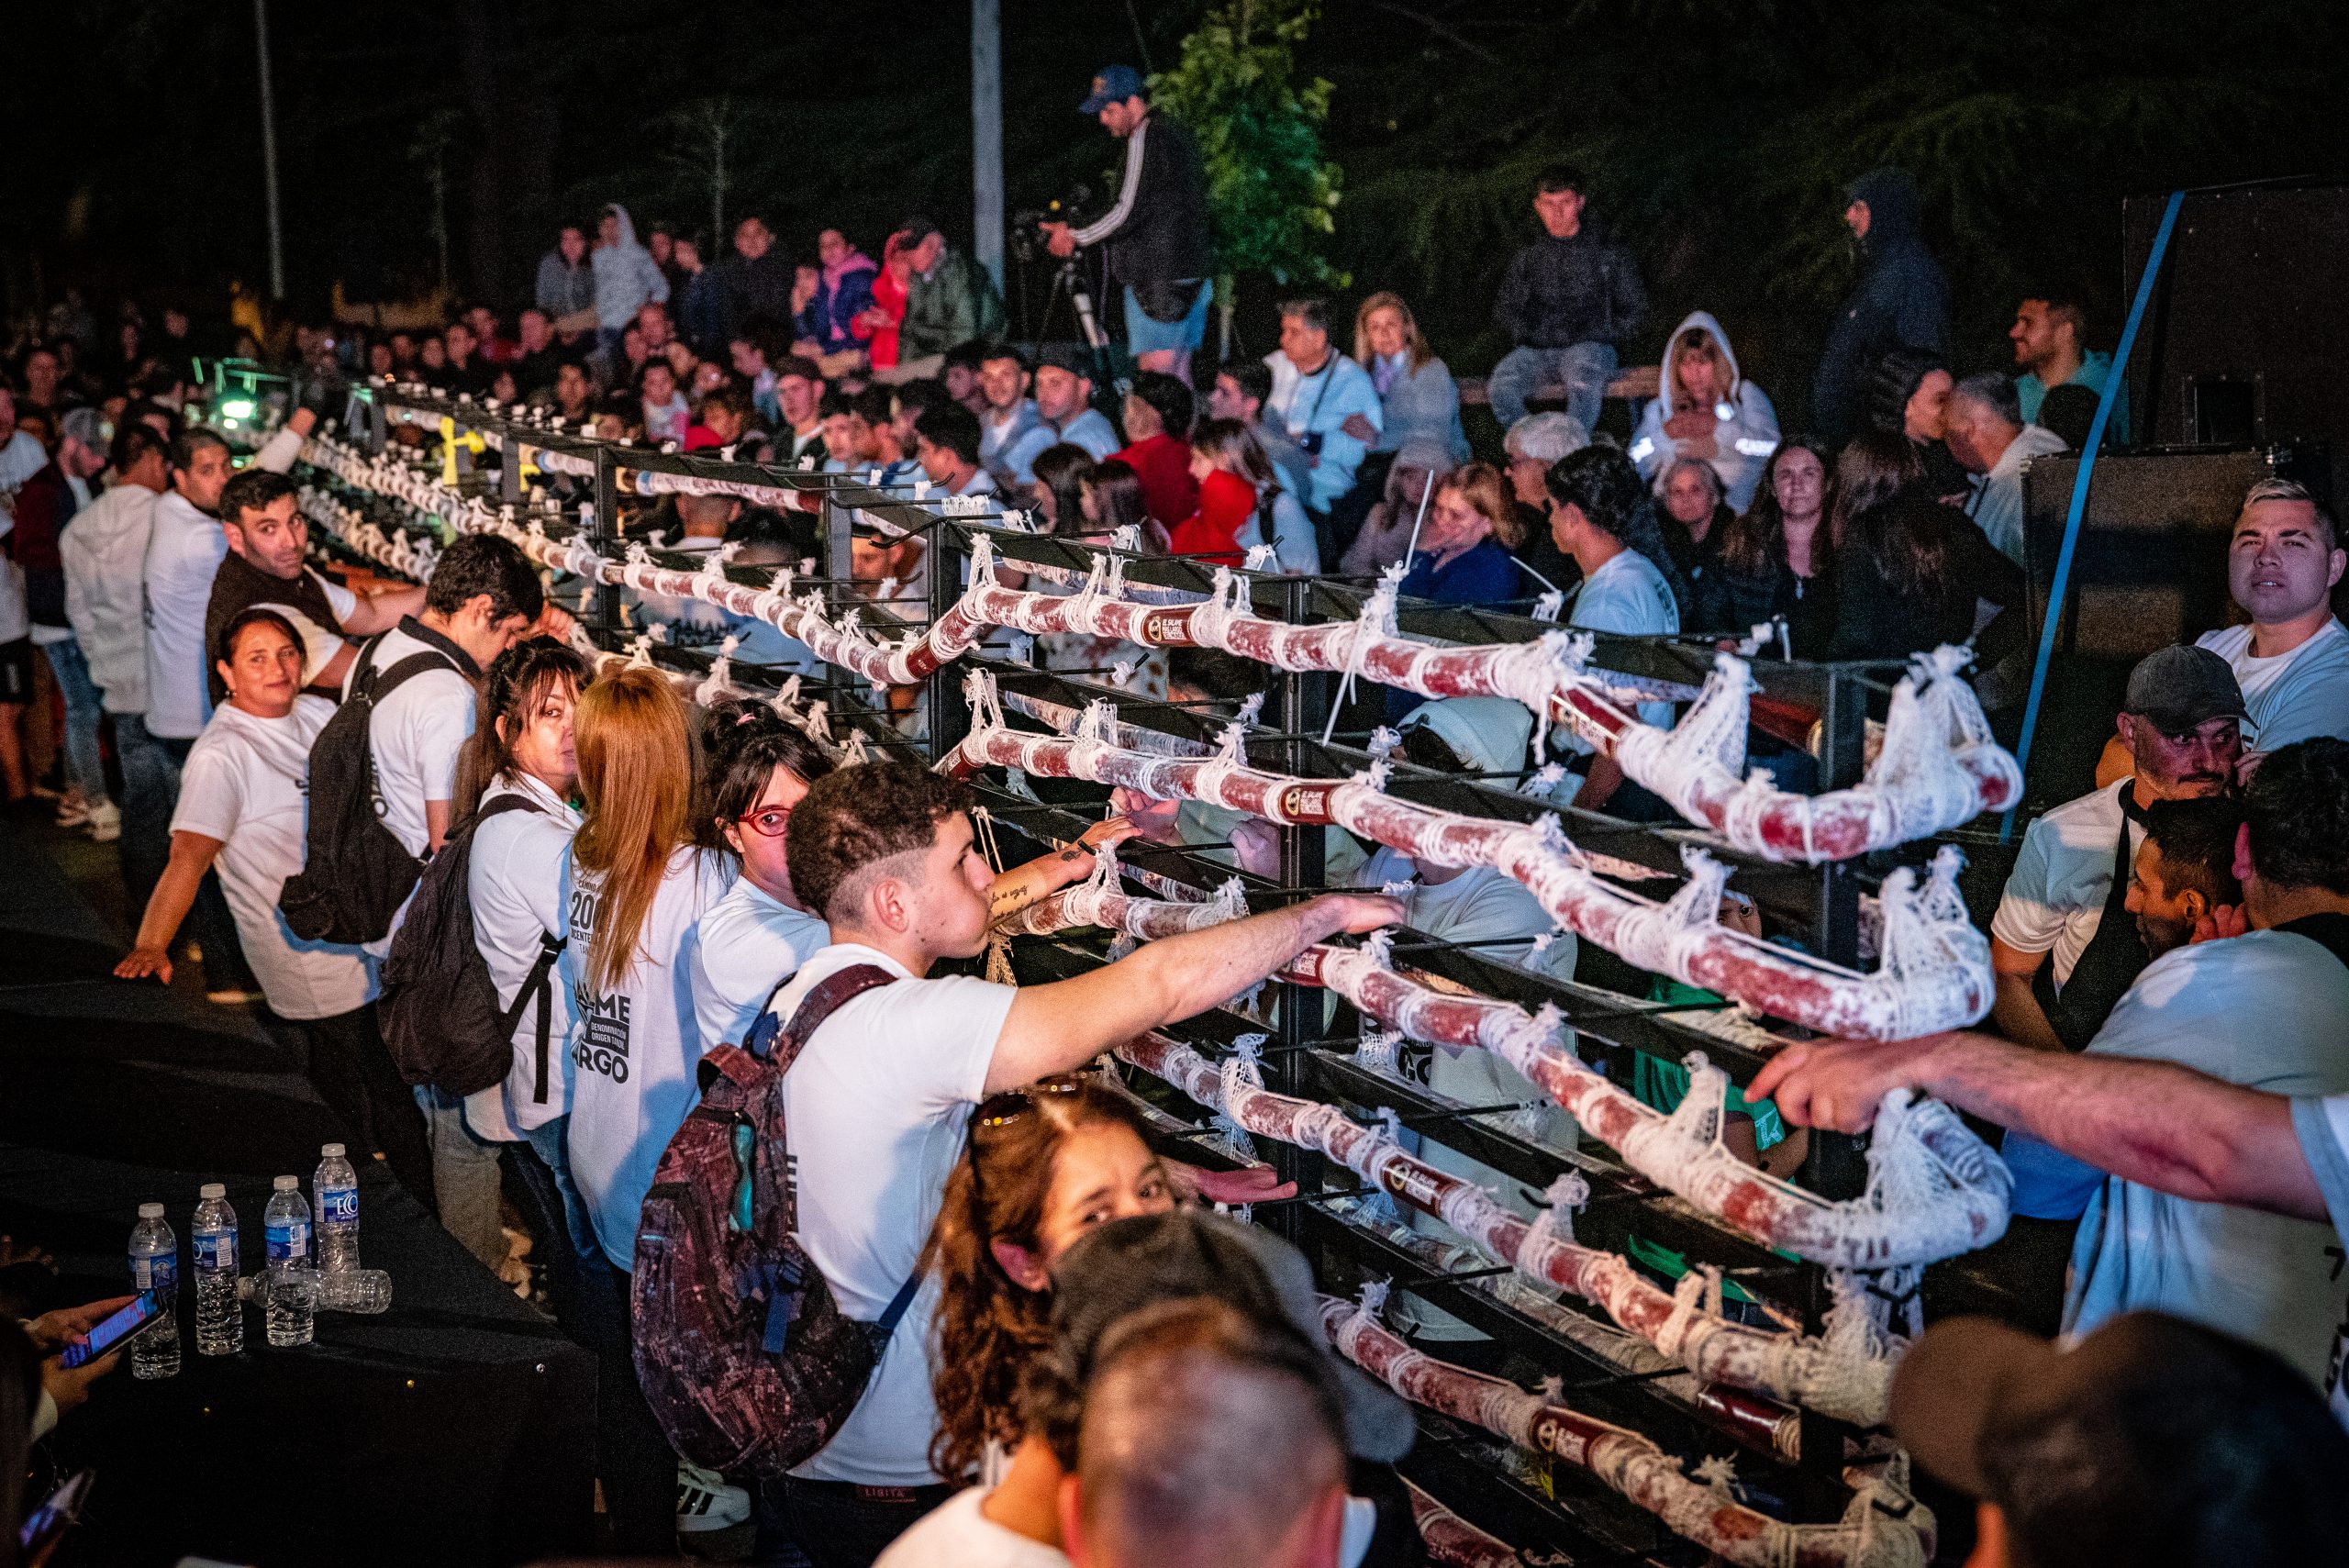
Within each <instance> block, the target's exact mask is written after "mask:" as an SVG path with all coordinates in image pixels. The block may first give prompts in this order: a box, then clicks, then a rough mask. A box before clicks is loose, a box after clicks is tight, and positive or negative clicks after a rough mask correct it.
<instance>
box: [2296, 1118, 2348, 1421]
mask: <svg viewBox="0 0 2349 1568" xmlns="http://www.w3.org/2000/svg"><path fill="white" fill-rule="evenodd" d="M2292 1131H2293V1134H2294V1135H2295V1136H2296V1137H2297V1138H2298V1139H2299V1145H2300V1153H2301V1155H2302V1156H2303V1157H2304V1158H2305V1159H2306V1160H2307V1161H2308V1162H2309V1172H2310V1174H2311V1175H2313V1176H2314V1177H2315V1178H2316V1184H2317V1190H2318V1191H2319V1192H2321V1193H2322V1194H2323V1195H2324V1207H2325V1212H2326V1213H2328V1214H2330V1215H2332V1229H2333V1231H2334V1232H2335V1234H2337V1235H2338V1236H2339V1238H2340V1240H2341V1244H2342V1246H2343V1247H2349V1094H2340V1095H2324V1096H2322V1097H2321V1098H2320V1097H2314V1096H2311V1097H2310V1098H2306V1099H2297V1100H2294V1101H2293V1102H2292ZM2344 1341H2349V1329H2344V1330H2343V1332H2341V1333H2338V1334H2335V1335H2334V1336H2333V1340H2332V1366H2331V1368H2330V1371H2329V1373H2328V1376H2327V1379H2326V1382H2325V1385H2324V1391H2325V1393H2326V1395H2327V1396H2329V1397H2330V1398H2331V1400H2332V1417H2333V1419H2335V1420H2337V1421H2339V1422H2340V1423H2341V1424H2342V1425H2343V1426H2344V1427H2349V1377H2344V1376H2343V1375H2342V1373H2343V1361H2344V1360H2345V1359H2349V1353H2344Z"/></svg>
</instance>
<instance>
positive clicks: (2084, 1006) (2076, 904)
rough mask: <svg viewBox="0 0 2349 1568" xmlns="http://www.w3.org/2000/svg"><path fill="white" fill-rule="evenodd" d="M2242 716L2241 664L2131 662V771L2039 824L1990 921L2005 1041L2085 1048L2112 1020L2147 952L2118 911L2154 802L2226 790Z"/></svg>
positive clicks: (2196, 654)
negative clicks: (2109, 1018) (2237, 680)
mask: <svg viewBox="0 0 2349 1568" xmlns="http://www.w3.org/2000/svg"><path fill="white" fill-rule="evenodd" d="M2243 717H2244V708H2243V693H2242V691H2241V690H2239V689H2238V688H2237V687H2236V685H2235V678H2234V673H2233V672H2232V671H2231V670H2229V669H2228V668H2227V663H2226V661H2225V660H2223V659H2221V658H2220V657H2219V656H2218V655H2217V654H2215V653H2212V652H2211V651H2210V650H2208V649H2205V648H2188V647H2183V646H2178V647H2170V648H2164V649H2161V650H2158V651H2155V652H2153V653H2150V654H2147V655H2146V656H2145V658H2144V659H2143V660H2142V661H2140V662H2138V665H2137V667H2136V669H2134V670H2132V672H2130V675H2129V691H2128V695H2127V696H2126V697H2125V698H2124V699H2123V702H2122V705H2121V717H2120V720H2119V728H2120V731H2121V740H2123V742H2124V743H2126V744H2127V746H2128V748H2129V752H2130V756H2131V758H2132V761H2133V763H2134V767H2133V769H2132V776H2131V777H2129V778H2125V779H2123V780H2121V783H2119V784H2112V785H2110V786H2108V787H2106V788H2103V789H2099V790H2096V791H2094V792H2092V793H2090V794H2087V795H2082V796H2080V797H2079V798H2078V799H2077V800H2072V801H2066V802H2065V804H2063V805H2062V806H2057V807H2055V808H2054V810H2053V811H2050V812H2048V813H2047V814H2046V815H2045V816H2043V817H2040V818H2039V820H2038V821H2036V822H2033V823H2032V825H2031V827H2030V828H2029V830H2028V831H2026V832H2025V833H2024V835H2023V842H2022V852H2021V854H2020V855H2018V856H2017V857H2016V858H2015V869H2014V872H2013V873H2012V874H2011V875H2009V877H2008V879H2007V887H2006V893H2005V895H2003V896H2002V897H2001V898H2000V899H1999V900H1998V914H1997V915H1996V916H1995V917H1993V918H1992V920H1991V922H1990V936H1991V939H1992V940H1991V947H1990V954H1991V963H1992V966H1993V968H1995V969H1996V970H1997V972H1998V1003H1997V1006H1996V1008H1995V1010H1994V1016H1995V1017H1996V1018H1997V1019H1998V1027H1999V1028H2000V1029H2003V1030H2005V1031H2006V1035H2007V1038H2008V1039H2009V1040H2014V1041H2016V1042H2017V1043H2018V1044H2021V1045H2028V1046H2032V1047H2035V1048H2036V1049H2038V1050H2042V1051H2055V1050H2064V1051H2078V1050H2081V1049H2083V1048H2084V1047H2086V1046H2087V1042H2088V1041H2089V1040H2091V1039H2093V1038H2094V1037H2095V1035H2096V1031H2097V1030H2098V1029H2099V1028H2101V1027H2102V1026H2103V1023H2104V1019H2105V1015H2106V1014H2108V1013H2110V1012H2111V1011H2112V1004H2113V1003H2115V1002H2117V1001H2119V1000H2120V999H2121V993H2122V992H2123V991H2126V990H2128V989H2129V987H2130V985H2131V984H2132V983H2133V982H2134V981H2135V980H2136V978H2137V975H2138V973H2139V972H2140V971H2142V970H2143V968H2144V967H2145V965H2146V963H2147V962H2149V957H2148V955H2147V953H2146V952H2145V951H2144V948H2143V945H2142V944H2141V943H2140V942H2139V941H2138V940H2137V931H2136V928H2135V927H2134V926H2133V925H2132V924H2131V923H2130V922H2129V921H2128V920H2126V919H2122V918H2120V917H2119V915H2120V911H2121V899H2122V897H2123V896H2124V895H2126V894H2127V892H2128V888H2129V864H2130V861H2131V859H2132V857H2133V856H2134V855H2135V853H2136V851H2137V846H2138V845H2139V844H2142V843H2143V842H2144V833H2145V828H2144V814H2145V808H2146V807H2147V806H2151V805H2153V804H2154V802H2155V801H2157V800H2194V799H2199V798H2201V797H2204V796H2207V795H2219V794H2221V793H2223V792H2224V791H2225V790H2227V789H2228V788H2229V787H2230V786H2231V785H2232V784H2233V782H2234V771H2235V763H2236V762H2237V761H2238V760H2239V759H2240V758H2241V757H2242V755H2243V729H2242V725H2243ZM2124 828H2126V837H2127V839H2128V842H2127V843H2126V844H2125V845H2124V844H2123V843H2122V842H2121V840H2122V837H2123V829H2124Z"/></svg>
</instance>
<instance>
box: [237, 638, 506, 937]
mask: <svg viewBox="0 0 2349 1568" xmlns="http://www.w3.org/2000/svg"><path fill="white" fill-rule="evenodd" d="M389 635H390V634H389V633H388V632H377V633H376V634H375V635H374V636H373V637H372V638H370V639H368V640H367V642H366V644H365V645H364V646H362V648H361V649H360V651H359V672H360V673H358V674H357V675H355V676H354V677H352V679H351V693H350V695H348V696H346V697H345V698H344V699H343V702H342V706H340V707H338V708H336V709H335V710H334V717H331V718H329V719H328V720H327V722H326V727H325V728H322V729H320V730H319V731H318V738H317V740H313V741H312V742H310V781H309V786H308V788H309V798H310V816H309V823H308V826H307V829H306V834H305V837H306V852H305V853H304V855H303V857H302V869H301V870H300V871H298V872H295V873H294V874H293V875H292V876H289V877H287V878H286V879H285V885H284V887H282V888H280V889H278V893H277V907H278V908H279V909H280V910H282V911H283V912H284V916H285V924H286V927H287V929H290V930H292V931H293V933H294V934H295V936H297V937H299V938H301V939H302V940H304V941H310V942H340V943H344V944H347V945H352V946H355V945H357V944H359V943H361V942H372V941H379V940H382V939H383V935H384V932H386V931H388V930H390V929H392V917H394V916H395V915H397V914H398V913H399V912H400V906H401V905H402V904H403V903H405V902H406V899H407V895H408V894H409V893H411V892H412V891H414V890H415V887H416V879H417V876H418V875H420V874H421V873H422V872H423V870H424V862H422V861H420V860H418V859H417V858H416V857H415V856H414V855H411V854H409V853H408V852H407V846H406V844H403V843H401V842H400V841H399V838H398V836H397V835H396V834H395V833H394V832H393V831H392V830H391V829H390V828H386V827H384V818H383V815H382V812H381V809H380V808H379V806H378V805H377V803H376V799H375V754H374V752H373V750H371V749H370V747H369V746H368V743H367V737H368V727H369V725H370V723H371V722H372V721H373V718H374V717H375V705H376V704H377V703H379V702H381V701H383V700H384V698H385V697H387V696H390V695H392V694H393V693H394V692H395V691H397V690H399V688H400V686H401V684H403V683H404V682H406V680H407V679H408V678H409V677H410V676H413V675H421V674H423V673H425V672H426V671H427V670H455V669H456V668H457V665H456V662H454V661H453V660H451V658H450V657H449V656H448V655H447V654H445V653H439V652H431V651H427V652H423V653H411V654H409V655H408V656H407V657H406V658H405V659H403V660H401V661H400V662H398V663H396V664H395V665H393V666H392V667H391V668H390V669H388V670H378V669H375V668H374V667H373V664H372V663H371V661H372V660H373V658H374V655H375V645H376V644H377V643H380V642H381V641H383V640H384V638H385V637H387V636H389ZM458 673H460V674H462V673H463V672H462V671H459V672H458Z"/></svg>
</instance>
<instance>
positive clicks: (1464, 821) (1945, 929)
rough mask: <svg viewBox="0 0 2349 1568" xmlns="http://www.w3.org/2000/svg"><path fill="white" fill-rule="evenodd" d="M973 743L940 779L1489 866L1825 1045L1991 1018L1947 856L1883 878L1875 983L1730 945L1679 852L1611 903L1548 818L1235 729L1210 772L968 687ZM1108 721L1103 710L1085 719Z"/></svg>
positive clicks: (1982, 953) (1713, 888)
mask: <svg viewBox="0 0 2349 1568" xmlns="http://www.w3.org/2000/svg"><path fill="white" fill-rule="evenodd" d="M968 689H969V691H970V694H971V698H972V707H973V715H974V718H973V728H972V730H971V733H970V734H969V735H968V736H967V737H965V738H964V740H963V742H962V744H961V745H959V746H958V747H956V748H955V751H954V752H953V754H952V756H951V757H950V758H948V759H947V760H946V761H945V762H941V764H940V765H941V768H946V769H954V768H960V769H965V770H967V769H973V768H979V767H1009V768H1018V769H1020V770H1021V771H1023V772H1025V773H1039V774H1044V775H1047V776H1051V777H1055V778H1081V779H1088V780H1091V781H1092V782H1093V783H1096V784H1112V785H1122V786H1125V787H1127V788H1130V789H1134V790H1138V791H1140V792H1141V793H1142V794H1144V795H1150V796H1151V797H1152V798H1153V799H1157V800H1178V799H1187V800H1202V801H1208V802H1210V803H1212V804H1215V805H1218V806H1228V807H1230V808H1231V809H1233V810H1236V811H1241V812H1245V813H1247V814H1249V815H1251V816H1254V817H1264V818H1265V819H1266V820H1268V821H1272V822H1276V823H1281V824H1284V825H1291V824H1315V823H1321V824H1334V825H1336V826H1338V827H1341V828H1345V829H1346V830H1347V831H1348V832H1351V833H1353V834H1354V835H1355V836H1356V837H1358V838H1362V839H1366V840H1371V841H1373V842H1375V843H1380V844H1386V845H1388V846H1390V847H1392V848H1394V849H1397V850H1400V851H1402V852H1404V853H1405V854H1408V855H1410V856H1412V857H1414V858H1415V859H1419V860H1425V861H1429V862H1433V863H1434V864H1437V865H1444V866H1470V865H1482V866H1490V867H1492V868H1493V869H1495V870H1497V871H1499V872H1501V873H1504V874H1506V875H1508V876H1510V877H1513V878H1515V879H1516V880H1517V881H1518V882H1520V883H1522V884H1524V885H1525V887H1526V888H1527V890H1528V891H1530V892H1531V893H1532V895H1534V897H1535V898H1536V899H1537V900H1539V901H1540V903H1541V904H1542V907H1543V908H1544V909H1545V910H1547V911H1548V912H1549V914H1550V916H1551V917H1552V918H1553V919H1555V920H1556V921H1557V922H1558V923H1559V924H1560V925H1562V926H1564V927H1565V928H1566V929H1569V930H1572V931H1574V932H1575V934H1576V935H1577V936H1580V937H1584V938H1586V939H1588V940H1591V941H1595V942H1597V943H1598V945H1599V946H1601V947H1603V948H1606V949H1607V950H1609V951H1611V952H1614V953H1618V954H1620V955H1621V956H1622V957H1623V958H1624V959H1626V960H1627V961H1629V962H1631V963H1632V964H1633V965H1635V966H1636V967H1638V968H1641V969H1647V970H1653V971H1655V972H1657V973H1664V974H1669V975H1671V976H1673V977H1674V978H1675V979H1677V980H1682V981H1685V982H1687V984H1691V985H1698V986H1702V987H1704V988H1705V989H1707V990H1709V991H1715V992H1718V993H1720V995H1725V996H1728V997H1730V998H1731V999H1732V1000H1735V1001H1739V1002H1742V1003H1745V1004H1747V1005H1748V1006H1752V1007H1753V1008H1754V1009H1755V1010H1757V1011H1759V1012H1763V1013H1766V1014H1769V1015H1771V1016H1773V1017H1776V1018H1787V1019H1790V1020H1792V1021H1793V1022H1796V1023H1799V1024H1802V1025H1804V1026H1806V1027H1808V1028H1810V1029H1817V1030H1819V1031H1820V1032H1821V1033H1824V1034H1832V1035H1841V1036H1845V1037H1849V1038H1854V1039H1862V1040H1904V1039H1907V1038H1909V1037H1910V1036H1913V1035H1920V1034H1929V1033H1932V1032H1933V1031H1935V1030H1938V1029H1959V1028H1963V1027H1964V1026H1965V1025H1967V1024H1970V1023H1973V1022H1975V1021H1976V1019H1978V1018H1981V1017H1982V1016H1983V1015H1984V1014H1985V1013H1987V1011H1989V1006H1990V998H1991V994H1992V982H1991V978H1990V965H1989V942H1988V940H1987V939H1986V938H1985V937H1984V936H1983V935H1982V933H1981V932H1980V931H1978V930H1976V929H1975V928H1974V925H1973V923H1972V922H1971V921H1970V920H1968V919H1967V918H1966V917H1965V906H1964V905H1963V903H1962V901H1960V900H1959V899H1958V898H1957V895H1956V893H1955V889H1954V881H1955V877H1956V873H1957V862H1956V860H1955V858H1954V855H1952V854H1949V853H1946V852H1945V853H1944V855H1943V857H1942V858H1940V859H1938V860H1937V861H1936V862H1935V863H1934V867H1933V870H1932V874H1931V876H1930V877H1929V879H1928V882H1927V884H1926V885H1925V886H1924V887H1923V888H1921V889H1920V888H1919V887H1918V886H1917V883H1916V873H1914V872H1913V871H1911V870H1910V869H1909V868H1908V867H1901V868H1899V869H1898V870H1896V871H1894V872H1892V873H1890V874H1888V875H1887V877H1886V878H1885V883H1884V892H1883V904H1884V907H1885V912H1886V913H1885V922H1886V936H1885V944H1884V945H1885V954H1884V962H1883V964H1882V965H1881V966H1880V967H1879V968H1878V969H1876V971H1875V972H1874V973H1860V972H1859V971H1856V970H1851V969H1846V968H1843V967H1842V966H1841V965H1839V964H1831V963H1827V962H1823V961H1821V960H1819V959H1816V958H1812V957H1810V956H1809V955H1808V954H1804V953H1798V952H1796V951H1792V950H1790V949H1787V948H1781V947H1777V946H1776V945H1774V944H1772V943H1770V942H1766V941H1764V940H1761V939H1759V938H1756V937H1750V936H1747V935H1745V934H1744V933H1742V932H1740V931H1735V930H1731V929H1728V928H1726V927H1724V926H1722V925H1721V923H1720V892H1721V887H1722V884H1723V883H1724V882H1725V881H1726V879H1727V877H1728V874H1729V873H1728V868H1727V867H1725V866H1723V865H1722V864H1721V863H1720V862H1718V861H1715V860H1713V859H1712V858H1711V857H1709V856H1708V855H1706V854H1704V853H1702V852H1701V851H1697V850H1693V849H1691V850H1687V851H1685V852H1684V856H1683V858H1684V860H1685V862H1686V863H1687V870H1688V881H1687V883H1686V884H1684V885H1683V886H1682V887H1681V888H1680V889H1679V891H1678V892H1676V893H1675V894H1674V895H1673V896H1672V897H1671V899H1670V900H1669V901H1667V902H1665V903H1662V904H1659V903H1656V902H1655V901H1653V900H1652V899H1648V898H1644V897H1642V896H1641V895H1638V894H1636V893H1632V892H1630V891H1628V890H1626V889H1624V888H1620V887H1617V886H1615V885H1614V884H1611V883H1609V882H1607V881H1605V880H1604V879H1602V878H1600V877H1599V876H1598V875H1597V874H1595V873H1592V872H1591V871H1590V870H1589V869H1588V868H1587V867H1586V866H1585V865H1584V864H1582V863H1581V862H1580V861H1579V860H1578V858H1577V856H1576V855H1575V850H1574V846H1573V845H1571V844H1569V843H1568V842H1567V841H1566V838H1565V834H1564V830H1563V829H1562V828H1560V827H1559V825H1558V821H1557V818H1556V817H1543V818H1542V820H1541V821H1539V822H1537V823H1532V824H1526V823H1515V822H1503V821H1497V820H1494V819H1492V818H1488V817H1469V816H1464V815H1462V814H1460V813H1457V812H1450V811H1442V810H1439V809H1437V808H1435V807H1432V806H1420V805H1418V804H1415V803H1413V802H1410V801H1406V800H1402V799H1399V798H1397V797H1396V796H1394V795H1388V794H1386V792H1385V791H1384V790H1383V789H1381V788H1380V787H1379V781H1378V776H1377V772H1376V771H1375V770H1374V772H1372V773H1364V774H1358V775H1356V776H1355V777H1354V778H1352V779H1349V780H1344V781H1336V780H1327V779H1300V778H1294V777H1289V776H1286V775H1283V774H1277V773H1264V772H1261V771H1259V770H1257V769H1253V768H1251V767H1249V766H1247V765H1246V763H1245V762H1242V761H1241V733H1240V730H1239V728H1238V727H1236V726H1235V727H1233V728H1231V729H1230V731H1228V733H1227V736H1226V741H1225V744H1224V746H1223V747H1222V748H1221V750H1220V751H1219V753H1218V754H1217V755H1216V756H1215V757H1213V758H1209V759H1205V760H1200V759H1193V758H1182V757H1168V756H1163V755H1155V754H1148V753H1143V752H1140V751H1131V750H1129V749H1127V748H1123V747H1119V746H1116V745H1113V744H1111V743H1110V742H1109V741H1108V740H1106V739H1104V738H1103V737H1102V735H1101V732H1100V728H1099V725H1098V724H1097V723H1089V724H1085V725H1080V726H1079V728H1078V729H1077V730H1076V732H1075V733H1074V734H1072V735H1069V736H1066V737H1063V736H1056V735H1038V734H1034V733H1032V732H1028V731H1020V730H1015V729H1012V728H1009V727H1008V725H1007V724H1006V723H1005V722H1004V718H1003V713H1002V709H1001V706H999V704H997V702H996V698H995V695H994V682H993V679H992V677H990V676H989V675H988V674H987V673H985V672H984V671H974V672H973V673H972V676H971V679H970V682H969V687H968ZM1106 706H1107V705H1099V706H1097V709H1096V710H1095V711H1094V713H1092V714H1088V718H1089V719H1090V718H1094V717H1101V718H1106V717H1108V715H1107V714H1106V713H1103V712H1101V708H1102V707H1106Z"/></svg>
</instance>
